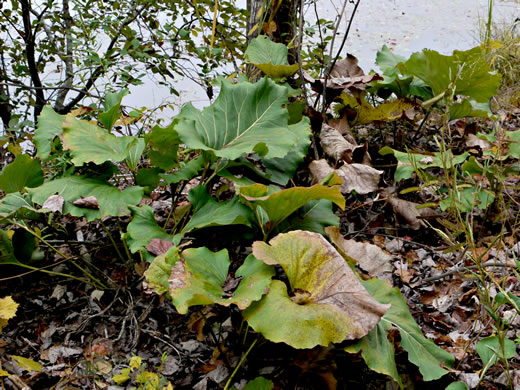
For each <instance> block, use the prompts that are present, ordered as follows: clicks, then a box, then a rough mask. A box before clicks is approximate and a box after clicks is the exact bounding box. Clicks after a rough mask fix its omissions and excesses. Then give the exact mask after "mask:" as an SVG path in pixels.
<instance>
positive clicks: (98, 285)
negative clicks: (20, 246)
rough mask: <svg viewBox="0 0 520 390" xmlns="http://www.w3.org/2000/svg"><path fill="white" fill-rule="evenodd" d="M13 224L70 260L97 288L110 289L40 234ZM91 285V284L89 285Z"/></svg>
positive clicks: (21, 225)
mask: <svg viewBox="0 0 520 390" xmlns="http://www.w3.org/2000/svg"><path fill="white" fill-rule="evenodd" d="M9 222H10V223H11V224H13V225H15V226H18V227H20V228H22V229H24V230H25V231H27V232H28V233H29V234H31V235H33V236H34V237H35V238H37V239H38V240H40V241H41V242H42V243H43V244H44V245H46V246H47V247H49V248H50V249H51V250H53V251H54V252H56V253H57V254H58V255H60V256H61V257H63V258H64V259H67V260H69V261H70V262H71V263H72V264H73V265H74V266H75V267H76V268H78V269H79V270H80V271H81V272H83V273H84V274H85V275H87V276H88V277H89V278H90V279H92V280H93V281H94V282H95V283H96V284H97V287H101V288H102V289H106V288H108V287H107V286H105V284H103V283H102V282H101V281H99V280H98V279H97V278H95V277H94V276H93V275H91V274H90V272H88V271H87V270H86V269H84V268H83V267H81V266H80V265H79V264H78V263H76V262H75V261H74V260H72V258H71V257H69V256H67V255H65V254H64V253H62V252H61V251H60V250H58V249H57V248H56V247H54V246H53V245H52V244H50V243H49V242H47V241H46V240H45V239H44V238H43V237H40V236H39V235H38V234H36V232H33V231H32V230H31V229H29V228H28V227H27V226H25V225H23V224H20V223H18V222H16V221H9ZM73 279H79V278H76V277H74V278H73ZM79 280H81V281H83V279H79ZM89 284H90V283H89Z"/></svg>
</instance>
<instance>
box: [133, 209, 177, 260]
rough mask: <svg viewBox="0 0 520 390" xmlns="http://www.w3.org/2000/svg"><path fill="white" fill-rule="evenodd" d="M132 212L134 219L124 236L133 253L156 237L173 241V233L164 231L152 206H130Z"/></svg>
mask: <svg viewBox="0 0 520 390" xmlns="http://www.w3.org/2000/svg"><path fill="white" fill-rule="evenodd" d="M128 208H129V209H130V211H131V212H132V215H133V217H134V218H133V219H132V222H130V223H129V224H128V226H127V228H126V234H125V235H124V238H125V239H126V242H127V244H128V248H129V249H130V251H131V252H132V253H135V252H137V251H138V250H140V249H143V248H146V247H147V246H148V244H150V241H151V240H152V239H154V238H157V239H159V240H164V241H172V239H173V235H170V234H168V233H166V232H165V231H164V229H163V228H162V227H160V226H159V225H158V224H157V222H156V221H155V218H154V214H153V209H152V208H151V207H150V206H147V205H143V206H141V207H135V206H128Z"/></svg>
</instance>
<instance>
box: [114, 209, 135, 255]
mask: <svg viewBox="0 0 520 390" xmlns="http://www.w3.org/2000/svg"><path fill="white" fill-rule="evenodd" d="M117 228H118V229H119V234H120V235H121V232H122V230H123V229H121V223H120V221H119V218H118V219H117ZM121 236H122V235H121ZM121 241H122V242H123V248H124V249H125V253H126V256H127V257H128V262H129V263H130V264H131V263H132V254H131V253H130V250H129V249H128V245H127V244H126V240H125V239H122V240H121Z"/></svg>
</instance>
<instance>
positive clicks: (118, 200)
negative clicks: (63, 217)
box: [29, 176, 143, 221]
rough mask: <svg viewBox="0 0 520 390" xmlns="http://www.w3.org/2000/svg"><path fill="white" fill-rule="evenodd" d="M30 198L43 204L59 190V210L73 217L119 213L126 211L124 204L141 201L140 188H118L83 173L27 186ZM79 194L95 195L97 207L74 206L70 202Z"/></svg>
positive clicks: (91, 218) (79, 195)
mask: <svg viewBox="0 0 520 390" xmlns="http://www.w3.org/2000/svg"><path fill="white" fill-rule="evenodd" d="M29 193H30V194H31V196H32V200H33V201H34V202H35V203H38V204H40V205H43V203H44V202H45V201H46V200H47V199H49V197H50V196H51V195H54V194H59V195H61V196H63V198H64V199H65V204H64V206H63V214H70V215H72V216H74V217H82V216H84V217H86V218H87V221H93V220H94V219H98V218H101V217H105V216H121V215H126V214H129V210H128V206H134V205H136V204H138V203H139V202H140V201H141V198H142V197H143V189H142V188H141V187H136V186H134V187H129V188H126V189H124V190H120V189H119V188H117V187H114V186H112V185H110V184H108V183H106V182H102V181H98V180H95V179H92V178H88V177H83V176H69V177H64V178H61V179H56V180H53V181H49V182H47V183H45V184H43V185H41V186H40V187H37V188H31V189H29ZM81 196H84V197H88V196H93V197H95V198H96V199H97V201H98V204H99V210H93V209H87V208H81V207H77V206H74V205H73V204H72V202H74V201H75V200H78V199H79V198H81Z"/></svg>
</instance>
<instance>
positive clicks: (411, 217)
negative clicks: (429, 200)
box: [383, 189, 435, 230]
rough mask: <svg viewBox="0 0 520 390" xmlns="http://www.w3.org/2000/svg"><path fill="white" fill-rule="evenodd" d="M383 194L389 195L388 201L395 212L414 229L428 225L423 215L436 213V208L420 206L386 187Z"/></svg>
mask: <svg viewBox="0 0 520 390" xmlns="http://www.w3.org/2000/svg"><path fill="white" fill-rule="evenodd" d="M383 195H384V196H386V197H387V199H388V203H390V205H391V206H392V208H393V209H394V212H395V213H396V214H397V215H398V216H400V217H401V218H402V219H403V220H404V221H405V222H406V223H407V224H408V225H410V228H412V229H413V230H419V229H420V228H421V227H424V226H426V225H425V223H424V222H423V221H422V219H421V217H428V216H432V215H435V210H433V209H431V208H419V206H420V205H419V204H418V203H415V202H410V201H409V200H404V199H399V198H397V197H396V196H395V195H394V194H393V193H392V191H391V190H389V189H385V190H384V191H383Z"/></svg>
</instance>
